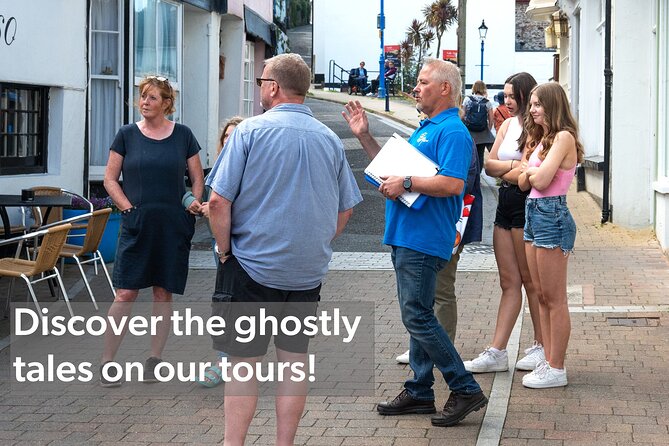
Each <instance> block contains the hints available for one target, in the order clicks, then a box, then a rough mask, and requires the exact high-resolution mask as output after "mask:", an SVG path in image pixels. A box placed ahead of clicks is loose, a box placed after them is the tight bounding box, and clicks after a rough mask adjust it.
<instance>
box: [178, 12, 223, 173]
mask: <svg viewBox="0 0 669 446" xmlns="http://www.w3.org/2000/svg"><path fill="white" fill-rule="evenodd" d="M184 8H185V10H184V27H183V29H184V36H183V46H184V50H183V74H184V75H183V82H182V83H183V87H182V90H183V94H182V97H181V103H182V123H183V124H185V125H187V126H188V127H189V128H190V129H191V130H192V131H193V134H194V135H195V138H196V139H197V141H198V142H199V143H200V146H201V147H202V149H203V150H202V151H201V152H200V157H201V158H202V161H203V162H205V161H206V160H207V153H208V149H210V145H211V144H210V141H209V132H208V130H209V129H208V125H209V122H208V119H207V116H208V115H209V113H210V110H209V107H208V104H209V101H208V98H209V91H208V87H209V82H208V79H209V76H210V75H211V73H210V70H209V69H208V67H210V66H211V65H212V64H215V66H218V57H216V58H215V59H214V60H210V59H209V36H208V30H209V23H210V17H211V14H210V13H209V12H207V11H204V10H202V9H198V8H194V7H192V6H188V5H184ZM213 112H214V113H215V112H216V109H214V110H213ZM213 150H214V152H213V153H216V148H215V147H213Z"/></svg>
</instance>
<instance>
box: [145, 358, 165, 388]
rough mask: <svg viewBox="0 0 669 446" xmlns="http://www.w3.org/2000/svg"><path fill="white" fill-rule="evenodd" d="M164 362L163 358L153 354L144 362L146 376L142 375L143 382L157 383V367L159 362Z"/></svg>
mask: <svg viewBox="0 0 669 446" xmlns="http://www.w3.org/2000/svg"><path fill="white" fill-rule="evenodd" d="M161 362H163V360H162V359H160V358H156V357H155V356H151V357H150V358H149V359H147V360H146V362H145V363H144V376H143V377H142V382H145V383H157V382H158V378H156V367H157V366H158V364H160V363H161Z"/></svg>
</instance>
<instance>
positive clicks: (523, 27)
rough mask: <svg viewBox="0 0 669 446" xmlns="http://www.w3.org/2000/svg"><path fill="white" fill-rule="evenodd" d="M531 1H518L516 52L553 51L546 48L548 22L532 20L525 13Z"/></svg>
mask: <svg viewBox="0 0 669 446" xmlns="http://www.w3.org/2000/svg"><path fill="white" fill-rule="evenodd" d="M529 3H530V2H529V0H516V51H553V50H552V49H550V48H546V42H545V39H544V29H546V27H547V26H548V25H549V23H548V22H542V21H535V20H531V19H530V18H529V16H528V15H527V14H526V13H525V10H526V9H527V5H528V4H529Z"/></svg>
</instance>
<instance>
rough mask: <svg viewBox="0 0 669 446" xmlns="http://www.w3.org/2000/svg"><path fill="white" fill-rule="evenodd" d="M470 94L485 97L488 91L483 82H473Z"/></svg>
mask: <svg viewBox="0 0 669 446" xmlns="http://www.w3.org/2000/svg"><path fill="white" fill-rule="evenodd" d="M472 94H480V95H481V96H487V95H488V89H487V88H486V86H485V82H483V81H476V82H474V85H472Z"/></svg>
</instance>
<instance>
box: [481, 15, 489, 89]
mask: <svg viewBox="0 0 669 446" xmlns="http://www.w3.org/2000/svg"><path fill="white" fill-rule="evenodd" d="M486 34H488V27H487V26H485V20H481V26H479V38H480V39H481V80H483V51H484V49H485V36H486Z"/></svg>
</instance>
